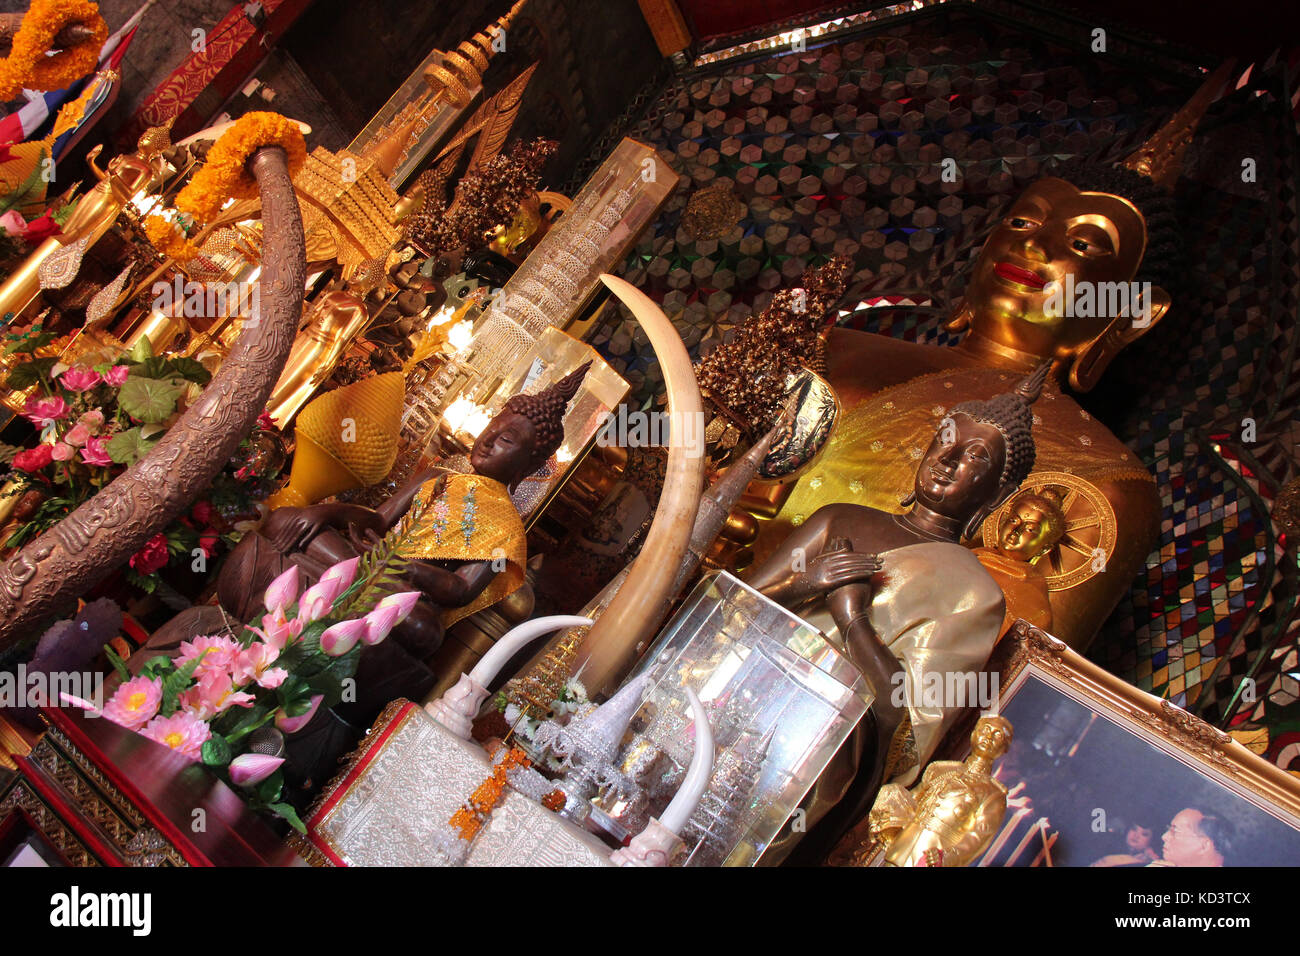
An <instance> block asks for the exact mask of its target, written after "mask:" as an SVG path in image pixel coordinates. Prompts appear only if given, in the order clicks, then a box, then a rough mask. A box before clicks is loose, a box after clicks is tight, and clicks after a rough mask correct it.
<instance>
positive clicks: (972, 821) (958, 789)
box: [850, 717, 1012, 866]
mask: <svg viewBox="0 0 1300 956" xmlns="http://www.w3.org/2000/svg"><path fill="white" fill-rule="evenodd" d="M1011 738H1012V728H1011V722H1010V721H1008V720H1007V719H1006V718H1004V717H981V718H980V719H979V720H978V721H977V722H976V724H975V729H974V730H973V731H972V732H971V738H970V739H971V755H970V756H969V757H967V758H966V761H965V762H964V763H961V762H958V761H955V760H936V761H935V762H934V763H932V764H930V766H928V767H927V768H926V769H925V774H924V776H922V778H921V783H920V784H919V785H918V786H917V787H916V789H915V790H911V791H909V790H906V789H904V788H903V787H900V786H898V785H897V784H886V785H885V786H883V787H881V788H880V794H879V796H877V798H876V803H875V805H874V806H873V807H872V810H871V817H870V831H871V835H872V837H873V838H874V839H875V840H876V841H877V842H879V843H880V844H882V845H883V846H884V847H885V848H886V849H885V860H884V862H885V866H968V865H969V864H971V863H973V862H974V861H975V860H976V859H977V858H978V857H979V855H980V854H981V853H982V852H984V849H985V848H986V847H987V846H988V845H989V843H990V842H991V841H992V839H993V837H994V836H996V835H997V832H998V829H999V828H1000V827H1001V826H1002V817H1003V816H1004V815H1005V814H1006V812H1007V788H1006V787H1004V786H1003V785H1002V784H1001V783H999V782H998V781H997V780H995V779H994V777H993V773H992V771H993V761H995V760H997V758H998V757H1000V756H1002V755H1003V754H1004V753H1006V752H1007V748H1008V747H1010V746H1011ZM850 836H852V834H850ZM855 862H859V863H860V862H862V859H861V856H859V857H858V858H857V859H856V860H855Z"/></svg>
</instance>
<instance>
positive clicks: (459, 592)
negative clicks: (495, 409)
mask: <svg viewBox="0 0 1300 956" xmlns="http://www.w3.org/2000/svg"><path fill="white" fill-rule="evenodd" d="M586 370H587V367H586V366H584V367H582V368H580V369H578V370H577V371H575V372H573V373H572V374H571V375H569V376H567V377H566V378H564V379H561V380H560V381H559V382H556V383H555V384H554V385H552V386H551V387H550V388H548V389H546V390H545V391H543V392H541V393H539V394H537V395H516V396H514V397H513V398H511V399H509V400H508V401H507V402H506V403H505V406H504V408H503V409H502V410H501V412H500V413H499V414H497V416H496V417H495V418H493V419H492V421H491V422H490V423H489V424H488V426H487V427H486V428H485V429H484V430H483V431H482V433H481V434H480V435H479V436H478V438H477V440H476V441H475V443H474V447H473V449H472V450H471V452H470V455H469V462H470V467H471V468H472V471H471V472H470V473H468V474H459V473H448V472H446V471H445V470H444V469H439V468H433V469H426V470H424V471H421V472H420V473H418V474H416V475H414V476H413V477H412V478H411V479H410V480H409V481H407V482H406V483H405V484H403V485H402V486H401V487H400V488H398V489H397V491H396V492H395V493H394V494H393V495H392V497H390V498H389V499H388V500H387V501H385V502H384V503H383V504H382V505H380V506H379V507H378V508H367V507H365V506H363V505H358V504H349V503H346V502H338V501H331V502H325V503H322V504H317V505H311V506H309V507H302V508H299V507H283V508H278V509H276V510H275V511H273V512H272V513H271V515H270V517H268V518H267V520H266V522H265V524H264V525H263V526H262V528H261V529H260V530H259V531H257V532H253V533H250V534H248V535H246V536H245V537H244V539H243V540H241V541H240V543H239V545H238V546H236V548H235V550H234V551H233V552H232V553H231V555H230V557H229V558H228V559H227V562H226V564H225V566H224V567H223V568H222V571H221V574H220V576H219V577H218V580H217V596H218V598H219V600H220V602H221V604H222V606H223V607H224V608H225V609H226V611H228V612H229V613H230V614H232V615H233V616H234V617H236V618H238V619H239V620H249V619H251V618H252V617H253V616H254V615H256V614H257V613H259V612H260V610H261V608H260V607H259V605H258V602H259V600H260V597H259V596H260V595H261V594H262V593H263V591H264V590H265V587H266V585H267V584H268V583H269V582H270V581H271V580H272V579H273V578H274V577H275V576H276V575H278V574H279V573H280V572H282V571H284V570H285V569H287V568H288V567H289V566H290V565H297V566H298V568H299V571H300V573H301V574H303V575H304V576H305V577H306V578H307V580H308V581H314V580H316V579H317V577H319V575H320V574H322V573H324V571H325V569H326V568H328V567H330V566H331V565H333V564H335V563H337V562H339V561H344V560H347V559H349V558H352V557H356V556H358V555H360V554H363V553H365V552H366V551H368V550H370V549H371V548H373V547H374V546H375V545H377V544H378V543H379V542H380V541H381V540H382V536H384V535H385V534H387V533H388V532H390V531H391V530H393V529H394V528H395V527H396V526H397V525H398V524H399V522H402V521H403V519H404V518H406V517H407V516H408V515H409V516H410V518H411V520H410V521H409V522H407V523H406V524H405V525H404V526H403V528H402V529H401V533H400V534H399V535H398V538H397V541H396V544H395V550H396V554H397V555H398V556H399V557H400V558H402V559H404V561H405V564H404V566H403V568H402V570H401V572H400V576H401V577H402V578H403V579H404V580H405V582H406V585H407V586H410V587H413V588H415V589H417V590H419V591H421V592H423V594H424V597H425V600H422V601H420V603H419V604H417V605H416V608H415V610H414V611H413V612H412V614H411V616H410V617H409V618H407V620H406V621H405V622H403V623H402V624H401V625H399V626H398V628H397V629H396V630H395V631H394V632H393V636H394V637H395V638H396V641H386V642H384V643H383V644H380V645H376V646H375V647H373V648H368V649H367V654H364V655H362V659H361V664H360V669H359V670H358V675H357V684H358V689H359V690H361V691H364V692H365V693H366V694H367V695H368V696H370V697H371V698H373V699H378V701H379V703H381V704H382V703H384V702H386V701H387V700H390V699H392V698H393V697H396V696H407V697H411V698H412V699H416V700H418V699H420V698H421V697H423V695H424V694H425V693H427V692H428V690H429V687H430V686H432V683H433V680H434V675H432V673H431V672H429V670H428V669H427V667H425V666H424V665H423V664H422V663H421V661H423V660H424V659H426V658H428V657H429V656H430V655H432V654H433V652H434V651H436V650H437V649H438V647H439V645H440V644H441V643H442V639H443V634H444V632H445V629H446V628H447V627H449V626H450V625H451V624H452V623H454V622H455V621H457V620H459V619H461V618H463V617H466V616H468V615H470V614H472V613H474V612H475V611H477V610H480V609H481V608H483V607H487V606H488V605H490V604H492V603H494V602H496V601H498V600H500V599H502V598H504V597H506V596H507V595H509V594H510V593H512V592H513V591H514V590H515V589H517V588H518V587H519V586H520V584H522V583H523V580H524V572H525V565H526V561H527V554H526V550H527V549H526V542H525V536H524V526H523V521H522V519H521V518H520V517H519V513H518V512H517V511H516V510H515V507H514V505H513V503H512V502H511V499H510V491H511V490H512V489H513V488H514V487H515V486H516V485H517V484H518V483H519V482H520V481H523V480H524V479H525V478H527V477H528V476H529V475H531V474H532V473H533V472H535V471H537V470H538V469H539V468H540V467H542V465H544V464H545V463H546V461H547V459H549V458H550V456H551V455H552V454H554V452H555V450H556V449H557V448H559V446H560V444H561V443H562V441H563V438H564V428H563V415H564V410H565V407H566V406H567V405H568V402H569V400H570V399H571V398H572V397H573V396H574V395H575V394H576V393H577V390H578V387H579V385H580V384H581V382H582V378H583V376H584V375H585V374H586ZM416 505H418V507H415V506H416ZM389 644H392V645H393V648H392V649H388V650H385V649H386V648H387V646H388V645H389ZM376 652H382V653H381V654H380V655H379V656H382V657H385V658H392V657H400V658H402V660H386V661H379V660H378V659H377V657H376ZM412 675H415V677H414V678H413V676H412ZM394 691H396V692H394ZM363 709H365V708H363Z"/></svg>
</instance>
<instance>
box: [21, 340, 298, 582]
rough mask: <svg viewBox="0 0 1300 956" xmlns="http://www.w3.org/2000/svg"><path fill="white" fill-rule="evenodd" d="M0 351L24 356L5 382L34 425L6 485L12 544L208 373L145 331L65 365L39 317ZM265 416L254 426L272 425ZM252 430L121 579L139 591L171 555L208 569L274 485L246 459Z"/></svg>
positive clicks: (153, 435)
mask: <svg viewBox="0 0 1300 956" xmlns="http://www.w3.org/2000/svg"><path fill="white" fill-rule="evenodd" d="M8 339H9V343H8V345H7V347H6V348H5V351H4V354H6V355H14V356H19V357H21V359H22V361H20V362H18V364H16V365H15V366H14V367H13V369H12V370H11V371H10V373H9V377H8V380H7V382H6V384H7V385H8V386H9V388H11V389H14V390H18V391H21V390H24V389H29V388H34V391H33V393H32V395H31V396H30V397H29V398H28V399H27V403H26V405H25V406H24V409H23V416H24V417H25V418H27V419H28V421H30V422H32V424H34V425H35V426H36V427H37V428H39V429H40V441H39V443H38V444H37V445H36V446H35V447H34V448H29V449H26V450H25V451H21V452H19V453H18V454H16V455H14V457H13V461H12V464H11V468H12V475H11V477H12V478H14V479H16V480H15V481H13V482H12V483H11V489H10V492H9V493H10V494H12V495H18V496H20V498H19V505H18V507H17V508H16V509H15V518H16V520H17V528H16V529H15V530H14V531H13V532H12V533H11V534H10V535H9V536H8V537H7V538H6V539H5V540H4V541H3V547H4V548H17V547H21V546H22V545H24V544H26V543H27V542H28V541H30V540H32V539H33V538H35V537H37V536H38V535H40V534H42V533H43V532H44V531H46V530H47V529H48V528H50V527H52V526H53V525H55V524H56V523H58V522H59V521H60V520H62V519H63V518H64V517H65V516H66V515H68V514H70V513H71V512H72V511H74V510H75V509H76V508H78V507H79V506H80V505H81V504H82V503H83V502H85V501H86V500H87V499H89V498H90V497H92V496H93V495H94V494H96V493H97V492H98V491H99V490H100V489H101V488H103V487H104V486H105V485H107V484H108V483H109V482H110V481H112V480H113V479H114V478H116V477H117V476H118V475H119V474H121V473H122V472H123V471H125V470H126V469H127V468H128V467H129V466H130V465H132V464H134V463H135V462H136V461H138V460H139V459H140V458H141V457H143V456H144V455H145V454H147V453H148V451H149V449H150V448H152V447H153V446H154V445H155V444H156V443H157V442H158V440H159V439H160V438H162V436H163V435H164V434H165V433H166V432H167V429H168V428H169V427H170V426H171V425H172V424H173V423H174V422H175V421H176V420H177V419H178V418H179V417H180V415H181V413H182V412H183V411H184V410H185V408H186V407H187V406H188V405H189V403H191V402H193V401H195V400H197V398H198V396H199V395H200V394H201V393H202V390H203V386H204V385H206V384H207V383H208V380H209V379H210V378H211V376H210V374H209V373H208V370H207V369H206V368H204V367H203V365H202V364H200V363H199V362H198V361H196V360H195V359H192V358H188V357H185V356H177V357H169V358H164V357H160V356H155V355H153V354H152V352H151V350H150V347H149V341H148V339H147V338H145V339H141V341H140V344H139V345H138V346H136V347H135V348H134V349H132V350H131V351H130V352H129V353H127V354H125V355H122V356H119V357H117V358H116V359H114V360H112V361H108V362H103V363H99V364H79V365H71V366H69V365H67V364H66V363H65V362H63V361H61V360H60V358H59V357H58V356H51V355H47V356H43V357H38V356H37V353H38V352H39V351H40V350H42V347H43V346H45V345H48V344H49V343H50V342H51V341H53V339H54V334H53V333H52V332H49V331H46V330H43V329H41V328H40V326H36V327H34V328H33V329H31V330H29V331H27V332H25V333H23V334H11V335H9V336H8ZM274 427H275V426H274V424H273V423H272V422H271V420H270V418H269V417H266V416H265V415H264V416H263V417H262V419H261V420H260V421H259V429H261V430H267V429H271V430H273V429H274ZM256 441H257V433H256V432H255V433H254V435H251V436H249V438H247V439H245V440H244V442H243V444H242V445H241V446H240V450H239V451H237V452H236V453H235V455H234V456H233V457H232V458H231V460H230V462H229V463H228V464H227V466H226V468H225V469H223V470H222V471H221V472H219V473H218V474H217V476H216V478H215V479H213V482H212V485H211V487H210V488H209V489H208V491H207V492H206V494H205V496H204V497H203V498H201V499H200V500H199V501H198V502H196V503H195V505H194V506H193V507H192V509H191V510H190V512H189V513H188V514H186V515H183V516H181V517H180V518H178V519H177V520H176V521H174V522H172V524H171V525H170V526H169V527H168V528H166V529H165V530H164V531H162V532H159V533H158V534H157V535H155V536H154V537H153V538H152V539H150V540H149V541H148V542H146V543H145V545H144V547H143V548H141V549H140V551H138V552H137V553H136V554H135V555H133V556H132V557H131V559H130V562H129V567H128V568H127V569H126V577H127V580H128V581H129V582H130V583H132V584H134V585H135V586H137V587H139V588H140V589H141V590H143V591H145V592H149V593H152V592H153V591H154V590H155V589H156V588H157V586H158V583H159V580H160V578H159V573H160V572H161V571H162V570H163V569H164V568H165V567H166V566H167V565H168V564H169V563H171V562H173V561H175V562H176V563H177V564H178V565H179V564H181V563H187V564H189V565H190V566H191V569H192V570H195V571H204V570H206V562H207V561H208V560H209V559H211V558H213V557H215V556H216V554H217V552H218V545H219V544H220V543H221V542H222V541H223V540H224V541H225V543H226V544H233V543H234V538H233V535H234V534H235V533H236V532H237V531H238V530H239V524H240V522H241V521H242V520H244V519H248V518H252V517H255V516H256V513H257V509H256V504H255V503H256V502H257V501H258V500H260V499H262V498H265V497H266V496H267V495H269V494H270V493H271V492H272V491H273V490H274V486H273V484H272V483H271V482H270V481H269V480H268V479H269V476H266V475H263V474H261V473H260V471H259V469H257V468H256V467H252V466H250V465H249V464H248V461H249V458H250V451H251V449H252V448H253V446H254V445H255V443H256Z"/></svg>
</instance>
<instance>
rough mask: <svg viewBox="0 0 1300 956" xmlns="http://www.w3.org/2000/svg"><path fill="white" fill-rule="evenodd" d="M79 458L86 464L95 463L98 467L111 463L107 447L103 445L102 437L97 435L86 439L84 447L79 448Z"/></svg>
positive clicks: (105, 466)
mask: <svg viewBox="0 0 1300 956" xmlns="http://www.w3.org/2000/svg"><path fill="white" fill-rule="evenodd" d="M81 460H82V461H84V462H85V463H86V464H87V465H95V466H96V467H98V468H107V467H108V466H109V465H111V464H113V459H112V457H111V456H110V455H109V454H108V449H107V448H105V447H104V439H103V438H100V437H98V436H92V437H90V438H87V439H86V447H85V448H83V449H81Z"/></svg>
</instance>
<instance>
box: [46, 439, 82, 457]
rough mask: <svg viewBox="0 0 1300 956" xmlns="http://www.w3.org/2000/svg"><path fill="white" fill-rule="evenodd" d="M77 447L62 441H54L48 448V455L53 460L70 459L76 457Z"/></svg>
mask: <svg viewBox="0 0 1300 956" xmlns="http://www.w3.org/2000/svg"><path fill="white" fill-rule="evenodd" d="M76 454H77V449H75V448H73V447H72V446H71V445H65V444H64V443H63V442H61V441H60V442H55V443H54V447H53V448H51V449H50V457H51V458H53V459H54V460H55V461H71V460H72V459H73V458H75V457H76Z"/></svg>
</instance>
